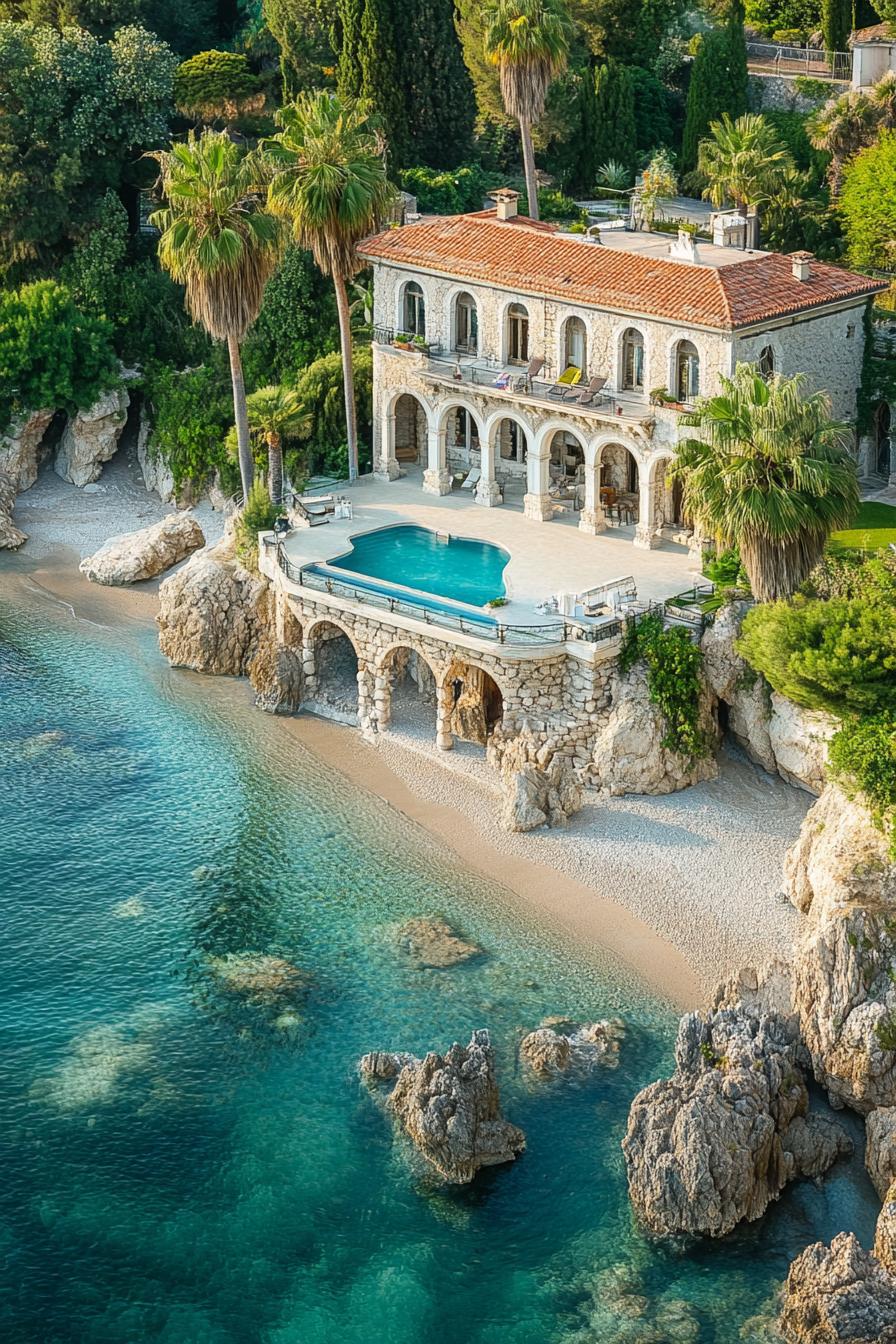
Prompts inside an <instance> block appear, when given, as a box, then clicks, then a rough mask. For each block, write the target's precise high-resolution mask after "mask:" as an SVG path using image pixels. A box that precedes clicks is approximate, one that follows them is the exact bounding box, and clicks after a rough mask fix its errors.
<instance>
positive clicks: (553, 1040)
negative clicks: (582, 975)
mask: <svg viewBox="0 0 896 1344" xmlns="http://www.w3.org/2000/svg"><path fill="white" fill-rule="evenodd" d="M624 1035H625V1024H624V1022H622V1021H621V1020H620V1019H619V1018H618V1017H617V1018H612V1019H610V1020H609V1021H605V1022H585V1023H579V1024H577V1023H574V1022H570V1021H568V1020H564V1019H559V1018H547V1019H546V1020H545V1021H543V1022H542V1023H540V1025H539V1026H537V1027H536V1028H535V1030H534V1031H530V1032H529V1033H528V1034H527V1035H526V1036H524V1037H523V1039H522V1040H521V1041H520V1061H521V1062H522V1063H523V1064H525V1065H526V1067H527V1068H529V1069H531V1070H532V1072H533V1073H535V1074H537V1075H540V1076H541V1077H549V1076H550V1075H552V1074H556V1073H565V1072H566V1071H567V1070H568V1069H570V1068H578V1069H581V1068H591V1067H593V1066H594V1065H596V1064H600V1065H602V1066H604V1067H606V1068H616V1066H617V1065H618V1063H619V1043H620V1041H621V1040H622V1038H623V1036H624Z"/></svg>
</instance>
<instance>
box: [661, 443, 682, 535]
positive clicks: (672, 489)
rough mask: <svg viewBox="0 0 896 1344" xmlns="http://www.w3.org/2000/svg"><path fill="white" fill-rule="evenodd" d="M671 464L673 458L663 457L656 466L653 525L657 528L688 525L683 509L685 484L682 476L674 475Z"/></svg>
mask: <svg viewBox="0 0 896 1344" xmlns="http://www.w3.org/2000/svg"><path fill="white" fill-rule="evenodd" d="M671 465H672V462H671V458H663V460H662V461H661V462H658V463H657V465H656V466H655V467H654V472H653V525H654V527H657V528H659V527H678V528H683V527H684V526H685V525H686V524H685V518H684V513H683V511H682V506H683V500H684V486H683V482H682V480H681V477H680V476H675V477H673V476H672V473H671V471H670V470H669V468H670V467H671Z"/></svg>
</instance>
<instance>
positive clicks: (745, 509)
mask: <svg viewBox="0 0 896 1344" xmlns="http://www.w3.org/2000/svg"><path fill="white" fill-rule="evenodd" d="M805 381H806V380H805V376H804V375H803V374H796V375H795V376H794V377H792V378H781V377H772V378H771V379H769V380H768V381H767V382H766V381H765V380H763V379H762V378H761V377H760V376H759V374H758V372H757V371H756V369H755V368H754V367H753V366H752V365H750V364H739V365H738V366H737V369H736V370H735V373H734V377H733V378H722V379H721V383H722V392H721V394H720V395H719V396H717V397H708V398H706V399H704V400H703V401H702V402H701V403H700V404H699V405H698V406H697V407H696V409H695V410H694V411H691V412H689V413H688V414H686V415H683V416H682V417H681V420H680V424H682V425H685V426H689V427H692V428H694V429H698V430H700V431H701V432H702V437H700V438H690V439H684V440H683V441H682V442H681V443H680V444H679V445H678V449H677V457H676V460H675V463H674V466H673V468H672V470H673V473H674V474H675V475H677V476H679V477H680V478H681V480H682V482H683V486H684V499H683V508H684V511H685V513H686V514H687V515H688V516H689V517H690V518H691V519H692V520H693V522H694V524H695V525H696V526H697V527H698V528H699V529H701V530H703V531H704V532H706V533H707V534H709V535H711V536H715V537H716V539H717V540H718V541H719V542H721V543H722V544H723V545H726V546H737V547H738V549H739V551H740V555H741V560H742V561H743V564H744V568H745V569H746V571H747V574H748V576H749V579H750V586H751V588H752V590H753V595H754V597H756V598H758V600H759V601H761V602H767V601H774V600H775V599H777V598H780V597H789V596H790V594H791V593H793V592H794V590H795V589H796V588H797V587H798V586H799V584H801V583H802V582H803V580H804V579H805V578H806V576H807V575H808V574H809V572H810V571H811V570H812V569H813V568H814V566H815V565H816V564H817V563H818V561H819V560H820V558H821V556H822V554H823V552H824V548H825V545H826V543H827V539H828V536H829V535H830V533H831V532H832V531H834V530H835V529H837V528H841V527H848V526H849V524H850V523H851V522H852V520H853V518H854V517H855V514H856V511H857V510H858V507H859V487H858V480H857V477H856V469H855V464H854V462H853V460H852V457H851V456H850V452H849V442H850V429H849V426H847V425H845V424H840V423H838V422H837V421H834V420H832V419H831V418H830V415H831V403H830V399H829V397H828V396H827V394H826V393H823V392H813V393H807V392H806V389H805Z"/></svg>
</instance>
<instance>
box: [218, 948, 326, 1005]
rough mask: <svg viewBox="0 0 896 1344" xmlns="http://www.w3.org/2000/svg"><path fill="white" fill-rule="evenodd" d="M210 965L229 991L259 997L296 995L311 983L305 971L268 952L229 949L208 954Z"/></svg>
mask: <svg viewBox="0 0 896 1344" xmlns="http://www.w3.org/2000/svg"><path fill="white" fill-rule="evenodd" d="M208 967H209V970H210V971H211V973H212V975H213V976H214V978H215V980H216V981H217V983H218V984H219V985H220V986H221V988H222V989H224V990H226V991H227V992H228V993H229V994H240V995H244V996H245V997H246V998H248V999H256V1000H260V1001H264V1000H270V999H276V998H280V997H282V996H284V995H287V996H290V995H295V994H297V993H300V992H301V991H303V990H304V989H305V988H306V987H307V985H308V983H309V976H308V974H307V972H306V971H303V970H300V969H299V967H298V966H294V965H293V964H292V962H291V961H287V960H286V959H285V958H284V957H276V956H272V955H270V954H269V953H266V952H227V953H225V954H224V955H223V956H220V957H209V958H208Z"/></svg>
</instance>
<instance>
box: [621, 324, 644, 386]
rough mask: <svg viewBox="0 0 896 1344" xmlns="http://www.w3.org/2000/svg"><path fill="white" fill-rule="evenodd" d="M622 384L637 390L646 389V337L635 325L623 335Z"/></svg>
mask: <svg viewBox="0 0 896 1344" xmlns="http://www.w3.org/2000/svg"><path fill="white" fill-rule="evenodd" d="M622 386H623V387H624V388H627V389H629V390H631V391H635V392H642V391H643V390H644V337H643V336H642V335H641V333H640V331H636V330H635V328H634V327H629V328H628V330H627V331H625V332H624V333H623V336H622Z"/></svg>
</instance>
